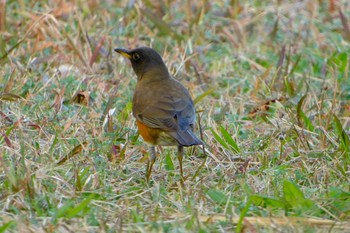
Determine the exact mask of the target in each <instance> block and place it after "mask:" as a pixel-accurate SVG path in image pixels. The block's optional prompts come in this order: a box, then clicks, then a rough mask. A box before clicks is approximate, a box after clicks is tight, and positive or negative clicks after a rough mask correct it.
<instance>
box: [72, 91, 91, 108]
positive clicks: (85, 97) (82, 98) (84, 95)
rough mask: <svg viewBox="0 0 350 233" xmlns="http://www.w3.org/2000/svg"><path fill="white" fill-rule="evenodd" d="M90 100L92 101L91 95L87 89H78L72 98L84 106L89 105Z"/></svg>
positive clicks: (73, 101)
mask: <svg viewBox="0 0 350 233" xmlns="http://www.w3.org/2000/svg"><path fill="white" fill-rule="evenodd" d="M89 101H90V95H89V93H88V92H87V91H84V90H80V91H78V92H77V93H76V94H75V95H74V96H73V98H72V99H71V103H76V104H81V105H84V106H88V105H89Z"/></svg>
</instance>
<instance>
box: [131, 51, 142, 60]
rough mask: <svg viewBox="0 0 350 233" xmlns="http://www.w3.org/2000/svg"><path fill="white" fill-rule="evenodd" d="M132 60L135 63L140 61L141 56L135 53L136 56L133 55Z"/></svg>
mask: <svg viewBox="0 0 350 233" xmlns="http://www.w3.org/2000/svg"><path fill="white" fill-rule="evenodd" d="M132 59H133V60H134V61H137V60H139V59H140V55H139V54H138V53H134V54H133V55H132Z"/></svg>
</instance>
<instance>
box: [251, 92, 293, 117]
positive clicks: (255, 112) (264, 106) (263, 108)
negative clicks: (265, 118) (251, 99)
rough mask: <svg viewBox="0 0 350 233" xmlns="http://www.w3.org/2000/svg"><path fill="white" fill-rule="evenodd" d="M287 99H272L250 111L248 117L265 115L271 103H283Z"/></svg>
mask: <svg viewBox="0 0 350 233" xmlns="http://www.w3.org/2000/svg"><path fill="white" fill-rule="evenodd" d="M286 99H287V98H286V97H283V96H282V97H280V98H278V99H272V100H268V101H267V102H265V103H263V104H262V105H260V106H258V107H256V108H254V109H253V110H252V111H250V112H249V114H248V116H249V117H255V116H256V115H258V114H265V113H266V112H267V111H268V110H269V109H270V105H271V104H273V103H276V102H277V101H278V102H283V101H285V100H286Z"/></svg>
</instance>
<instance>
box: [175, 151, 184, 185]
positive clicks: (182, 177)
mask: <svg viewBox="0 0 350 233" xmlns="http://www.w3.org/2000/svg"><path fill="white" fill-rule="evenodd" d="M183 156H184V147H183V146H178V152H177V159H178V160H179V166H180V174H181V179H182V181H184V180H185V179H184V174H183V172H182V159H183Z"/></svg>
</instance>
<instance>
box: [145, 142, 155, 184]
mask: <svg viewBox="0 0 350 233" xmlns="http://www.w3.org/2000/svg"><path fill="white" fill-rule="evenodd" d="M149 155H150V157H149V158H148V162H147V170H146V179H147V181H149V178H150V177H151V174H152V167H153V164H154V162H155V161H156V148H155V147H154V146H151V147H150V150H149Z"/></svg>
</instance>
